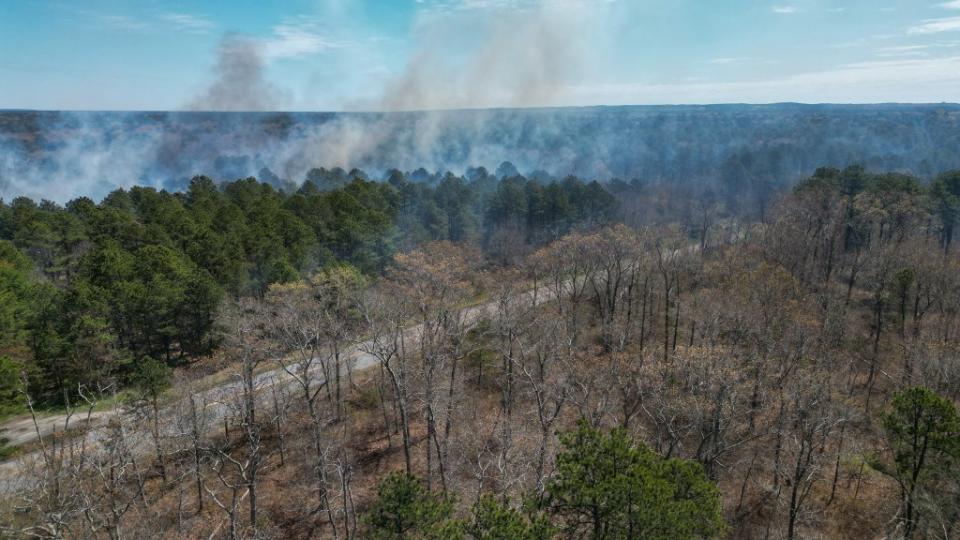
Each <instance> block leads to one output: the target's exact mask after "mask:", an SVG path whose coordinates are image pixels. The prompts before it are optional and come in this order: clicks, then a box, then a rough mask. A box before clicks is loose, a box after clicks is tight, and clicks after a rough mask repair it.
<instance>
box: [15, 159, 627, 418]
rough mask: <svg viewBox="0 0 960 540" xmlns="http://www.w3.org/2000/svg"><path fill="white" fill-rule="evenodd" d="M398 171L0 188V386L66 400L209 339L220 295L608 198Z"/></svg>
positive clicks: (597, 209) (561, 227)
mask: <svg viewBox="0 0 960 540" xmlns="http://www.w3.org/2000/svg"><path fill="white" fill-rule="evenodd" d="M507 170H508V171H509V168H507ZM513 172H514V173H515V171H513ZM409 176H412V177H413V178H415V179H417V180H414V179H411V178H410V177H408V175H406V174H404V173H400V172H399V171H391V172H390V173H389V174H388V176H387V181H385V182H374V181H369V180H367V177H366V175H365V174H364V173H363V172H362V171H357V170H354V171H351V172H350V173H346V172H345V171H343V170H342V169H332V170H326V169H314V170H312V171H311V172H310V174H308V175H307V179H306V181H305V182H304V184H303V185H302V186H300V187H299V188H297V187H295V186H284V188H285V189H277V188H275V187H273V186H271V185H270V184H269V183H266V182H260V181H258V180H256V179H253V178H247V179H242V180H237V181H235V182H226V183H223V184H220V185H217V184H215V183H214V182H213V181H212V180H211V179H209V178H206V177H196V178H194V179H193V180H192V181H191V182H190V185H189V187H188V188H187V189H186V190H185V191H184V192H182V193H168V192H166V191H156V190H154V189H152V188H142V187H134V188H131V189H130V190H129V191H127V190H117V191H114V192H113V193H111V194H110V195H108V196H107V197H106V198H104V199H103V200H102V201H101V202H99V203H95V202H94V201H92V200H90V199H87V198H80V199H75V200H72V201H70V202H68V203H67V204H66V205H64V206H60V205H57V204H55V203H52V202H50V201H40V202H35V201H33V200H30V199H27V198H23V197H20V198H16V199H14V200H12V201H10V202H9V204H8V203H4V202H2V201H0V249H2V251H0V264H2V265H3V266H2V267H0V268H2V269H3V272H2V274H0V292H2V296H3V298H4V302H3V305H4V307H3V310H4V313H3V320H4V322H5V323H7V324H4V325H3V335H2V336H0V358H2V360H0V364H2V365H3V373H4V375H3V381H2V382H0V385H2V387H3V388H4V389H5V391H6V392H7V393H9V392H10V391H12V390H11V389H13V388H16V387H17V386H18V384H19V382H18V381H19V375H15V374H17V373H19V372H20V371H21V370H23V369H26V370H27V371H28V373H29V376H28V379H29V382H30V384H31V385H32V386H33V392H34V394H35V395H36V396H37V398H38V399H40V400H41V401H43V402H49V403H63V401H64V400H65V399H69V397H70V395H71V394H75V389H76V388H77V386H78V385H82V384H90V383H92V382H93V381H99V380H103V379H104V378H108V377H117V378H118V380H120V381H127V380H128V379H129V377H130V376H131V374H133V373H135V372H136V369H137V365H138V364H139V363H141V362H142V360H143V359H144V358H152V359H156V360H159V361H162V362H164V363H166V364H167V365H169V366H174V365H177V364H178V363H182V362H185V361H188V360H189V359H191V358H196V357H198V356H202V355H204V354H207V353H209V352H210V351H211V350H212V349H214V348H215V347H216V345H217V343H216V339H215V337H214V335H213V334H212V330H213V325H214V320H215V318H216V314H217V310H218V309H219V307H220V305H221V302H222V300H223V299H224V298H226V297H240V296H248V295H261V294H263V292H264V291H266V289H267V288H268V287H269V286H270V285H271V284H274V283H285V282H290V281H294V280H297V279H299V278H301V277H302V276H309V275H311V273H313V272H314V271H316V270H317V269H318V268H322V267H324V266H328V265H331V264H335V263H341V262H343V263H348V264H351V265H353V266H355V267H357V268H359V269H360V270H361V271H363V272H365V273H368V274H375V273H377V272H379V271H381V270H382V269H383V268H384V266H385V265H386V264H387V263H388V262H389V261H390V259H391V257H392V255H393V254H394V253H395V252H396V251H397V250H398V249H409V248H410V247H412V246H414V245H417V244H420V243H422V242H426V241H432V240H452V241H456V242H478V243H485V245H490V246H498V249H502V250H505V249H506V248H507V247H511V248H513V249H522V247H523V246H526V245H528V244H536V243H542V242H544V241H546V240H548V239H550V238H553V237H555V236H557V235H559V234H562V233H564V232H565V231H567V230H569V229H570V228H572V227H575V226H578V225H580V224H587V223H593V224H596V223H602V222H605V221H607V220H609V219H611V218H612V216H613V212H614V210H615V205H614V201H613V198H612V196H611V195H610V194H609V193H608V192H607V191H606V190H605V189H604V188H603V187H601V186H600V185H599V184H597V183H596V182H589V183H587V182H583V181H581V180H579V179H577V178H573V177H570V178H567V179H566V180H563V181H562V182H550V183H547V184H542V183H539V182H537V181H532V180H528V179H526V178H524V177H522V176H520V175H519V174H516V173H515V174H514V175H513V176H509V177H508V176H503V177H502V178H498V177H495V176H493V175H491V174H489V173H487V172H486V171H485V170H483V169H477V170H473V171H471V174H470V176H469V177H459V176H455V175H453V174H450V173H447V174H445V175H433V176H430V175H427V174H426V173H425V171H421V172H419V173H417V172H415V173H413V174H411V175H409ZM507 240H509V241H507ZM74 397H75V396H74ZM3 401H4V405H0V407H11V406H13V404H14V402H15V401H16V400H14V399H10V398H7V399H4V400H3Z"/></svg>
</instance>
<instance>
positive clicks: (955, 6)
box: [937, 0, 960, 9]
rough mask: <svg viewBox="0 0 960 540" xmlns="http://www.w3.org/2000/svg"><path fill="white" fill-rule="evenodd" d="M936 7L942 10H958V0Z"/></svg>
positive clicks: (959, 0)
mask: <svg viewBox="0 0 960 540" xmlns="http://www.w3.org/2000/svg"><path fill="white" fill-rule="evenodd" d="M937 7H942V8H944V9H960V0H951V1H950V2H944V3H942V4H937Z"/></svg>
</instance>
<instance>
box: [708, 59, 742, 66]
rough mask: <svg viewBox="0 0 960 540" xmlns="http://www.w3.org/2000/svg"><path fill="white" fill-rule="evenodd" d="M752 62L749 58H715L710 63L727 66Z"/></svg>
mask: <svg viewBox="0 0 960 540" xmlns="http://www.w3.org/2000/svg"><path fill="white" fill-rule="evenodd" d="M748 60H750V59H749V58H747V57H731V58H714V59H713V60H710V61H709V63H711V64H717V65H726V64H739V63H740V62H746V61H748Z"/></svg>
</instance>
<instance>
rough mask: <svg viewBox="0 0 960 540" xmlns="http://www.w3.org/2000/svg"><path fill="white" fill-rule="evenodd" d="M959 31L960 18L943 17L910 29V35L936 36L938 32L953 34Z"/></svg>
mask: <svg viewBox="0 0 960 540" xmlns="http://www.w3.org/2000/svg"><path fill="white" fill-rule="evenodd" d="M956 30H960V17H945V18H942V19H927V20H925V21H923V24H920V25H917V26H914V27H912V28H910V29H909V30H908V31H907V32H908V33H910V34H936V33H939V32H953V31H956Z"/></svg>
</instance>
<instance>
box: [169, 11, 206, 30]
mask: <svg viewBox="0 0 960 540" xmlns="http://www.w3.org/2000/svg"><path fill="white" fill-rule="evenodd" d="M160 19H162V20H164V21H166V22H168V23H171V24H173V25H174V26H175V27H177V28H178V29H180V30H184V31H186V32H191V33H196V34H203V33H207V32H208V31H210V30H212V29H213V28H214V27H215V26H216V25H215V24H214V23H213V21H211V20H209V19H207V18H206V17H204V16H202V15H191V14H189V13H164V14H162V15H160Z"/></svg>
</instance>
